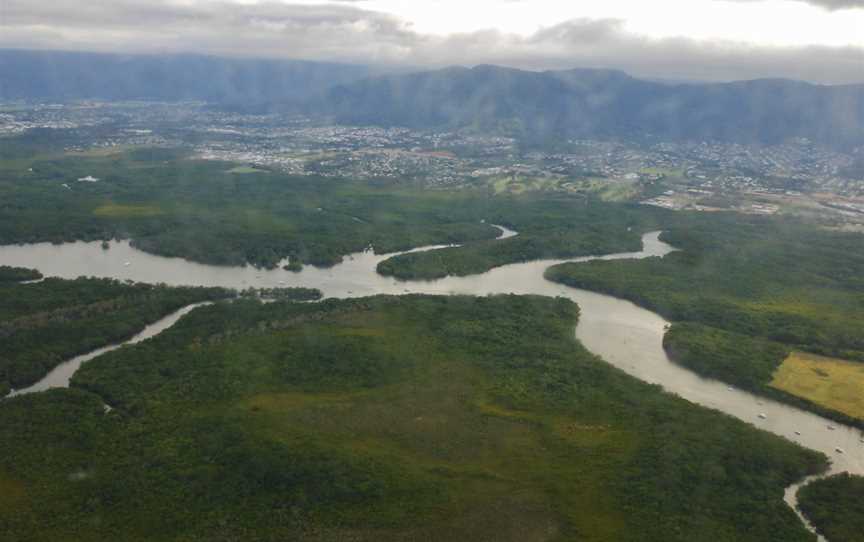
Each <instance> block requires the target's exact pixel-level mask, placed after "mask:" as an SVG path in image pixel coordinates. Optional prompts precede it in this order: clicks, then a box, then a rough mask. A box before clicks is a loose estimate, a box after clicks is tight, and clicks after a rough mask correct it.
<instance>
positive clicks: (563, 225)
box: [378, 196, 655, 280]
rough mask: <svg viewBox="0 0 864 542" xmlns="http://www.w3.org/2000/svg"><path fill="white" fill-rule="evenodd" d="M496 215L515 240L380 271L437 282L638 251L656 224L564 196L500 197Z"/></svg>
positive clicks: (398, 260)
mask: <svg viewBox="0 0 864 542" xmlns="http://www.w3.org/2000/svg"><path fill="white" fill-rule="evenodd" d="M494 213H495V214H492V215H491V217H492V219H493V221H497V222H498V223H501V224H506V225H507V226H508V227H510V228H513V229H516V230H517V231H518V232H519V235H518V236H517V237H510V238H508V239H503V240H488V241H478V242H473V243H468V244H466V245H464V246H460V247H453V248H446V249H442V250H435V251H428V252H415V253H411V254H403V255H400V256H395V257H393V258H390V259H388V260H385V261H383V262H381V263H380V264H379V265H378V272H379V273H381V274H382V275H388V276H395V277H397V278H399V279H414V280H417V279H437V278H442V277H446V276H448V275H453V276H466V275H473V274H477V273H482V272H485V271H488V270H490V269H492V268H494V267H498V266H501V265H506V264H510V263H517V262H526V261H531V260H540V259H554V258H572V257H578V256H588V255H595V254H598V255H599V254H610V253H615V252H635V251H638V250H639V249H640V248H641V247H642V243H641V241H640V235H639V232H640V231H642V230H644V229H645V228H646V227H648V225H653V224H654V223H655V222H654V220H653V214H652V212H651V211H650V210H649V211H646V210H643V209H640V208H638V207H630V206H625V205H610V204H604V203H601V202H599V201H592V202H590V203H589V202H587V201H579V200H574V199H573V198H568V197H550V196H541V197H530V196H529V197H523V198H518V199H507V198H500V201H498V202H496V204H495V211H494Z"/></svg>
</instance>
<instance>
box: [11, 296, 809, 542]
mask: <svg viewBox="0 0 864 542" xmlns="http://www.w3.org/2000/svg"><path fill="white" fill-rule="evenodd" d="M577 318H578V308H577V307H576V306H575V305H574V304H573V303H572V302H570V301H567V300H564V299H550V298H540V297H530V296H524V297H519V296H496V297H485V298H474V297H428V296H402V297H374V298H366V299H360V300H345V301H324V302H322V303H317V304H306V303H288V302H277V303H273V304H267V305H263V304H260V303H258V302H256V301H252V300H239V301H235V302H233V303H220V304H217V305H214V306H210V307H205V308H201V309H198V310H196V311H194V312H192V313H191V314H190V315H188V316H186V317H184V319H182V320H181V321H180V322H179V323H178V324H177V325H176V326H175V327H173V328H171V329H169V330H167V331H165V332H164V333H162V334H161V335H159V336H157V337H156V338H155V339H153V340H150V341H146V342H144V343H141V344H138V345H135V346H130V347H126V348H122V349H120V350H117V351H115V352H112V353H110V354H107V355H104V356H102V357H100V358H97V359H95V360H93V361H92V362H90V363H89V364H87V365H85V366H84V367H83V368H82V369H81V371H80V372H79V373H78V374H77V375H76V376H75V377H74V379H73V383H72V385H73V387H72V388H71V389H68V390H54V391H50V392H47V393H41V394H35V395H30V396H23V397H16V398H14V399H11V400H7V401H6V402H4V404H3V405H2V408H0V502H2V503H3V506H2V507H0V529H2V531H3V532H4V533H7V534H8V535H10V536H11V537H12V538H13V539H17V540H34V541H37V540H58V539H63V540H70V541H74V540H87V541H98V540H115V539H117V537H118V536H119V537H122V538H124V539H127V540H172V541H174V540H232V539H259V540H262V539H263V540H266V539H303V540H345V539H351V540H376V541H377V540H385V541H386V540H440V539H442V538H447V539H452V540H471V541H475V540H502V541H506V540H514V541H516V540H518V541H525V540H598V541H600V540H612V539H616V540H645V541H648V540H658V541H659V540H663V541H669V540H681V541H684V540H686V541H693V540H709V539H710V540H713V541H725V540H729V541H733V540H734V541H747V540H752V541H754V542H755V541H759V542H764V541H766V540H778V541H780V540H782V541H784V542H786V541H797V540H800V541H810V540H811V539H812V538H811V535H810V534H809V533H807V532H806V531H805V530H804V529H803V527H802V526H801V525H800V523H798V522H797V521H796V518H795V517H794V515H793V513H792V511H791V510H790V509H789V508H788V507H786V506H785V504H784V503H783V501H782V495H783V488H784V487H785V486H787V485H788V484H790V483H791V482H793V481H795V480H798V479H800V478H801V477H803V476H804V475H807V474H811V473H815V472H819V471H820V470H821V469H823V468H824V467H825V465H826V459H825V457H823V456H821V455H819V454H817V453H815V452H811V451H807V450H804V449H801V448H799V447H797V446H795V445H793V444H792V443H790V442H788V441H785V440H783V439H780V438H778V437H775V436H772V435H769V434H767V433H764V432H762V431H759V430H757V429H755V428H753V427H751V426H749V425H747V424H745V423H743V422H740V421H737V420H734V419H732V418H730V417H728V416H726V415H723V414H720V413H717V412H714V411H710V410H707V409H703V408H700V407H696V406H694V405H692V404H691V403H688V402H686V401H683V400H681V399H678V398H676V397H674V396H672V395H669V394H666V393H664V392H662V391H661V390H660V389H659V388H658V387H656V386H651V385H648V384H644V383H642V382H639V381H637V380H635V379H633V378H630V377H628V376H627V375H625V374H623V373H621V372H620V371H618V370H616V369H614V368H612V367H610V366H608V365H607V364H605V363H604V362H603V361H602V360H600V359H598V358H596V357H595V356H593V355H591V354H590V353H588V352H587V351H586V350H585V349H584V348H583V347H582V346H581V345H580V344H578V343H577V342H576V341H575V339H574V338H573V326H574V324H575V323H576V320H577ZM103 401H105V402H107V403H108V404H110V405H112V406H113V407H114V410H113V411H111V412H110V413H107V414H106V413H105V412H104V410H103V408H102V403H103ZM36 526H38V528H37V527H36Z"/></svg>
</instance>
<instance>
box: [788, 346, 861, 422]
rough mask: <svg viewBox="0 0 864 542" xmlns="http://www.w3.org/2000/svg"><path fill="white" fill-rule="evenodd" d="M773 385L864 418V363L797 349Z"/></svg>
mask: <svg viewBox="0 0 864 542" xmlns="http://www.w3.org/2000/svg"><path fill="white" fill-rule="evenodd" d="M771 386H772V387H774V388H777V389H779V390H782V391H785V392H787V393H790V394H792V395H795V396H797V397H801V398H803V399H807V400H808V401H812V402H814V403H816V404H817V405H820V406H823V407H825V408H829V409H831V410H836V411H838V412H842V413H844V414H846V415H848V416H852V417H854V418H858V419H860V420H864V364H862V363H856V362H851V361H845V360H841V359H835V358H828V357H823V356H817V355H814V354H807V353H804V352H793V353H792V354H791V355H790V356H789V357H788V358H786V360H785V361H784V362H783V365H781V366H780V368H779V369H778V370H777V372H776V373H775V374H774V379H773V380H772V381H771Z"/></svg>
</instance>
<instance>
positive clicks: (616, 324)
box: [0, 228, 864, 504]
mask: <svg viewBox="0 0 864 542" xmlns="http://www.w3.org/2000/svg"><path fill="white" fill-rule="evenodd" d="M501 229H502V237H511V236H513V235H515V232H512V231H510V230H507V229H506V228H501ZM435 248H441V247H427V248H426V249H420V250H432V249H435ZM672 250H674V249H673V248H672V247H670V246H669V245H666V244H665V243H663V242H662V241H660V240H659V232H653V233H649V234H646V235H645V236H644V237H643V250H642V251H640V252H635V253H624V254H615V255H610V256H603V257H586V258H576V259H571V260H544V261H535V262H529V263H522V264H513V265H508V266H504V267H500V268H497V269H493V270H491V271H489V272H487V273H483V274H480V275H474V276H470V277H449V278H446V279H441V280H436V281H427V282H400V281H397V280H395V279H392V278H387V277H382V276H380V275H378V274H377V273H376V272H375V269H376V266H377V264H378V263H379V262H381V261H383V260H384V259H386V258H387V257H388V256H381V255H375V254H373V253H371V252H363V253H358V254H352V255H350V256H348V257H346V258H345V260H344V261H343V262H342V263H341V264H339V265H337V266H335V267H333V268H330V269H318V268H314V267H309V266H307V267H305V268H304V269H303V271H301V272H299V273H291V272H288V271H284V270H282V269H276V270H269V271H268V270H259V269H254V268H251V267H245V268H243V267H216V266H209V265H202V264H197V263H192V262H188V261H186V260H183V259H179V258H164V257H160V256H154V255H151V254H146V253H143V252H141V251H138V250H136V249H134V248H132V247H131V246H130V245H129V244H128V243H126V242H115V243H112V244H111V248H110V249H109V250H103V249H102V248H101V246H100V243H80V242H79V243H69V244H64V245H51V244H34V245H24V246H3V247H0V265H13V266H19V267H28V268H35V269H38V270H39V271H41V272H42V273H43V274H44V275H46V276H51V277H62V278H75V277H79V276H95V277H107V278H115V279H121V280H126V279H129V280H134V281H140V282H148V283H160V282H161V283H166V284H171V285H197V286H222V287H229V288H246V287H249V286H254V287H266V288H272V287H278V286H305V287H310V288H318V289H320V290H321V291H322V292H323V293H324V295H325V297H328V298H349V297H363V296H369V295H376V294H392V295H399V294H404V293H425V294H443V295H448V294H468V295H486V294H497V293H514V294H536V295H546V296H562V297H567V298H569V299H571V300H573V301H575V302H576V303H578V304H579V306H580V307H581V317H580V321H579V325H578V327H577V328H576V336H577V337H578V339H579V340H580V341H581V342H582V343H583V344H584V345H585V346H586V347H587V348H588V349H589V350H591V351H592V352H594V353H595V354H597V355H599V356H600V357H602V358H603V359H604V360H606V361H607V362H608V363H611V364H612V365H615V366H616V367H618V368H620V369H622V370H623V371H625V372H627V373H629V374H631V375H633V376H635V377H637V378H639V379H641V380H644V381H646V382H650V383H655V384H659V385H661V386H662V387H663V388H664V389H666V390H667V391H670V392H672V393H675V394H677V395H679V396H681V397H682V398H684V399H687V400H688V401H691V402H693V403H696V404H699V405H702V406H706V407H709V408H712V409H715V410H719V411H721V412H725V413H726V414H729V415H731V416H734V417H736V418H739V419H741V420H743V421H745V422H747V423H750V424H752V425H754V426H756V427H759V428H760V429H764V430H765V431H770V432H772V433H774V434H777V435H780V436H782V437H785V438H787V439H789V440H792V441H795V442H797V443H799V444H801V445H802V446H805V447H807V448H810V449H813V450H817V451H820V452H822V453H824V454H826V455H827V456H828V457H830V458H831V460H832V468H831V472H832V473H837V472H851V473H854V474H859V475H864V443H862V434H861V432H860V431H859V430H857V429H853V428H851V427H846V426H843V425H841V424H838V423H835V422H831V421H829V420H827V419H824V418H822V417H820V416H817V415H815V414H811V413H809V412H806V411H803V410H800V409H798V408H795V407H792V406H788V405H784V404H781V403H777V402H774V401H771V400H768V399H764V398H760V397H757V396H755V395H752V394H750V393H747V392H744V391H741V390H738V389H735V388H732V387H730V386H727V385H725V384H722V383H720V382H718V381H714V380H709V379H705V378H701V377H699V376H698V375H696V374H694V373H692V372H690V371H688V370H686V369H684V368H683V367H681V366H678V365H675V364H674V363H672V362H671V361H670V360H669V358H668V357H667V355H666V353H665V351H664V350H663V335H664V333H665V329H666V326H667V324H668V322H666V321H665V320H663V318H661V317H660V316H658V315H657V314H654V313H652V312H650V311H647V310H645V309H642V308H639V307H637V306H636V305H634V304H632V303H629V302H627V301H623V300H620V299H617V298H614V297H610V296H606V295H601V294H596V293H592V292H587V291H584V290H577V289H573V288H568V287H565V286H561V285H557V284H553V283H551V282H549V281H547V280H545V279H544V278H543V273H544V271H545V270H546V269H547V268H548V267H549V266H551V265H555V264H558V263H563V262H564V261H574V262H585V261H590V260H595V259H605V260H611V259H638V258H647V257H654V256H659V257H662V256H664V255H665V254H668V253H669V252H671V251H672ZM174 316H177V318H179V316H178V315H176V314H175V315H172V317H169V319H167V320H166V321H162V322H160V323H159V324H158V325H156V327H154V328H153V329H150V328H148V330H147V331H146V333H149V334H150V335H154V334H156V333H158V332H159V331H161V330H162V329H164V328H166V327H170V325H173V322H175V321H176V320H177V318H173V317H174ZM172 318H173V320H172ZM166 324H167V325H166ZM148 336H149V335H148ZM143 338H146V337H142V339H143ZM142 339H138V340H142ZM111 348H115V347H111ZM100 353H103V352H101V351H100V352H96V353H93V355H89V354H88V356H89V357H88V356H82V358H86V359H92V357H95V356H96V355H99V354H100ZM86 359H82V360H78V359H77V358H76V360H71V361H70V362H69V363H68V364H64V366H61V367H58V368H57V370H56V371H55V372H56V373H57V374H55V373H52V374H51V375H49V376H48V377H46V380H44V381H43V382H40V383H39V384H36V385H35V386H33V387H32V388H28V390H30V391H38V390H39V389H45V388H46V387H51V386H53V385H55V384H59V385H68V380H69V377H70V376H71V374H72V373H74V370H75V369H76V368H77V366H80V363H81V362H83V361H86ZM76 363H77V365H76ZM25 391H27V390H21V392H18V393H23V392H25ZM760 415H761V416H760ZM832 428H833V429H832ZM838 448H839V449H842V450H843V453H840V452H838ZM795 491H796V488H790V490H789V491H788V492H787V501H788V502H790V503H792V504H794V502H795V498H794V495H795Z"/></svg>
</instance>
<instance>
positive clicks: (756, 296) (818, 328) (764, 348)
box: [547, 215, 864, 419]
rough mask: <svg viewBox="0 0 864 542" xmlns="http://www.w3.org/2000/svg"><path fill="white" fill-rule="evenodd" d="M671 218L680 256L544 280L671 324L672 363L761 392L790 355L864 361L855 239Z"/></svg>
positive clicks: (583, 267) (558, 271) (561, 271)
mask: <svg viewBox="0 0 864 542" xmlns="http://www.w3.org/2000/svg"><path fill="white" fill-rule="evenodd" d="M676 222H677V223H675V222H672V223H670V224H669V227H668V231H667V232H666V233H665V234H664V236H663V239H664V240H666V241H667V242H669V243H671V244H672V245H674V246H676V247H677V248H680V249H681V251H680V252H676V253H672V254H670V255H667V256H666V257H664V258H662V259H660V258H649V259H646V260H640V261H635V260H629V261H594V262H589V263H586V264H578V265H577V264H564V265H561V266H556V267H553V268H551V269H549V270H548V271H547V278H549V279H550V280H553V281H557V282H561V283H563V284H567V285H570V286H574V287H579V288H585V289H588V290H595V291H599V292H604V293H608V294H612V295H615V296H618V297H622V298H625V299H629V300H631V301H634V302H636V303H637V304H639V305H642V306H644V307H647V308H649V309H650V310H653V311H656V312H658V313H660V314H661V315H663V316H664V317H666V318H667V319H669V320H671V321H672V322H673V326H672V329H671V330H670V332H669V333H668V334H667V337H666V341H665V344H666V347H667V349H668V350H669V352H670V353H671V354H672V355H673V357H674V358H675V359H676V360H677V361H679V362H680V363H682V364H684V365H686V366H687V367H689V368H691V369H693V370H695V371H697V372H699V373H700V374H703V375H706V376H711V377H714V378H719V379H722V380H725V381H726V382H730V383H733V384H736V385H739V386H741V387H744V388H747V389H750V390H753V391H758V392H760V393H766V394H773V395H775V396H777V395H778V394H779V392H775V390H773V388H770V387H769V384H770V382H771V381H772V379H773V375H774V372H775V371H776V370H777V369H778V368H779V367H780V365H781V364H782V363H783V361H784V359H786V357H787V355H788V354H789V352H791V351H792V350H799V351H804V352H810V353H814V354H821V355H825V356H832V357H838V358H842V359H846V360H853V361H856V362H862V361H864V336H862V335H861V333H860V329H862V326H864V311H862V308H864V295H862V293H861V292H862V291H864V283H862V280H864V279H862V277H864V250H862V249H864V241H862V238H861V237H860V235H858V234H849V233H840V232H832V231H825V230H820V229H818V228H816V227H814V226H809V225H806V224H802V223H798V222H793V221H784V220H781V219H762V218H751V219H746V218H743V217H740V216H738V215H729V216H728V217H726V216H724V215H716V216H709V215H701V216H699V215H697V216H692V215H691V216H688V215H681V216H680V217H678V218H677V219H676ZM783 397H784V398H785V399H786V400H793V399H792V397H791V396H789V395H786V394H783ZM809 406H810V407H811V408H814V409H817V410H820V411H824V409H821V408H819V407H816V406H815V405H813V404H809ZM835 416H840V417H842V418H843V419H846V417H845V416H844V415H842V414H839V413H835Z"/></svg>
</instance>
